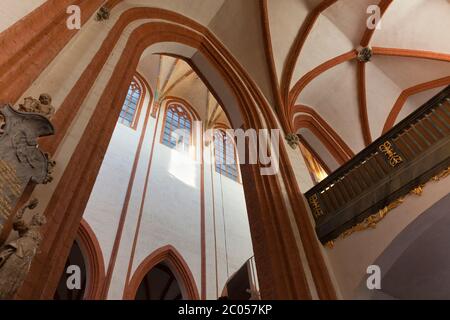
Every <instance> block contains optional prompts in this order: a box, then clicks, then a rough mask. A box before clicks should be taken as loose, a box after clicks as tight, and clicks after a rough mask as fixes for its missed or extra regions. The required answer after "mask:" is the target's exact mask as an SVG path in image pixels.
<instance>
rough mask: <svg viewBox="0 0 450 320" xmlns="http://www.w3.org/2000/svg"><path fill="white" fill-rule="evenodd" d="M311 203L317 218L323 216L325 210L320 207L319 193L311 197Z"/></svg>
mask: <svg viewBox="0 0 450 320" xmlns="http://www.w3.org/2000/svg"><path fill="white" fill-rule="evenodd" d="M309 204H310V205H311V209H312V211H313V213H314V217H315V218H316V219H317V218H319V217H321V216H323V211H322V209H321V208H320V203H319V197H318V196H317V194H314V195H312V196H311V197H309Z"/></svg>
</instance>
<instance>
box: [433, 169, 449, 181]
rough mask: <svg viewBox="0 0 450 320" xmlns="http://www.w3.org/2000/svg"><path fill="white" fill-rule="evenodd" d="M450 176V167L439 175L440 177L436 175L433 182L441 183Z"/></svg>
mask: <svg viewBox="0 0 450 320" xmlns="http://www.w3.org/2000/svg"><path fill="white" fill-rule="evenodd" d="M449 175H450V167H448V168H447V169H445V170H444V171H442V172H441V173H439V174H438V175H435V176H434V177H433V178H431V180H433V181H439V180H441V179H444V178H447V177H448V176H449Z"/></svg>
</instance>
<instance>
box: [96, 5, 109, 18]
mask: <svg viewBox="0 0 450 320" xmlns="http://www.w3.org/2000/svg"><path fill="white" fill-rule="evenodd" d="M110 15H111V12H110V10H109V9H108V8H107V7H105V6H103V7H101V8H100V9H99V10H98V11H97V17H96V19H97V21H106V20H109V17H110Z"/></svg>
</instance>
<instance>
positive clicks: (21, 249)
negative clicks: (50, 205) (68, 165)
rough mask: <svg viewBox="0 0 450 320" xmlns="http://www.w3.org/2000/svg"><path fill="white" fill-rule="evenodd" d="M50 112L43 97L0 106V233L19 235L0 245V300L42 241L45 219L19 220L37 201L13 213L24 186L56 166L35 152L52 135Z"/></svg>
mask: <svg viewBox="0 0 450 320" xmlns="http://www.w3.org/2000/svg"><path fill="white" fill-rule="evenodd" d="M53 113H54V108H53V107H52V105H51V97H50V95H48V94H42V95H41V96H40V97H39V99H33V98H31V97H29V98H25V99H24V103H23V104H21V105H19V106H18V108H17V109H14V108H13V107H11V106H10V105H4V106H1V107H0V234H1V233H2V232H3V231H4V226H5V225H6V223H8V222H12V227H13V230H14V231H17V233H18V238H16V239H15V240H12V241H10V242H9V243H6V244H3V245H2V246H1V247H0V300H2V299H11V298H13V297H14V295H15V293H16V291H17V289H18V288H20V286H21V285H22V283H23V281H24V279H25V277H26V275H27V273H28V271H29V268H30V265H31V262H32V260H33V258H34V256H35V255H36V252H37V250H38V247H39V245H40V242H41V240H42V238H41V234H40V231H39V229H40V227H41V226H42V225H43V224H45V222H46V220H45V216H43V215H42V214H34V215H33V217H32V218H31V221H27V220H25V219H24V217H23V215H24V212H25V210H26V209H34V208H35V207H36V206H37V204H38V201H37V200H33V201H31V202H30V203H29V204H28V205H27V206H25V207H24V208H22V209H21V210H19V212H18V213H17V214H15V212H14V210H15V208H16V205H17V203H18V201H19V199H20V197H21V196H22V194H23V192H24V190H25V188H26V186H27V185H28V184H29V183H35V184H45V183H48V182H50V181H51V180H52V177H51V172H52V169H53V167H54V165H55V163H54V162H53V161H50V160H49V157H48V155H47V154H45V153H43V152H42V151H41V150H40V149H39V147H38V144H37V139H38V138H39V137H44V136H49V135H53V134H54V131H55V130H54V128H53V125H52V124H51V122H50V120H49V119H50V118H51V117H52V115H53ZM14 214H15V215H14Z"/></svg>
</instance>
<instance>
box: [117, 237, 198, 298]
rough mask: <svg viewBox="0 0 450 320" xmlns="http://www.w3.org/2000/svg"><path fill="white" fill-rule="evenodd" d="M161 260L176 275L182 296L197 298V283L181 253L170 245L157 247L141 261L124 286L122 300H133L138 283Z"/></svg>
mask: <svg viewBox="0 0 450 320" xmlns="http://www.w3.org/2000/svg"><path fill="white" fill-rule="evenodd" d="M162 262H165V263H167V264H168V265H169V267H170V268H171V269H172V270H171V271H172V272H173V273H174V275H175V277H177V280H178V282H179V285H180V288H181V292H182V293H183V295H184V298H186V299H188V300H199V294H198V289H197V285H196V284H195V280H194V276H193V275H192V272H191V270H190V269H189V267H188V265H187V263H186V261H185V260H184V259H183V257H182V256H181V254H180V253H179V252H178V251H177V250H176V249H175V248H174V247H173V246H171V245H167V246H164V247H162V248H159V249H157V250H156V251H154V252H153V253H152V254H151V255H149V256H148V257H147V258H145V260H144V261H142V262H141V264H140V265H139V266H138V267H137V269H136V271H135V272H134V275H133V277H132V278H131V280H130V282H129V283H128V284H127V285H126V287H125V290H124V294H123V298H124V300H133V299H134V298H135V296H136V293H137V290H138V289H139V285H140V284H141V282H142V280H143V279H144V277H145V276H146V275H147V273H149V272H150V271H151V270H152V269H153V268H154V267H155V266H156V265H158V264H160V263H162Z"/></svg>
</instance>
